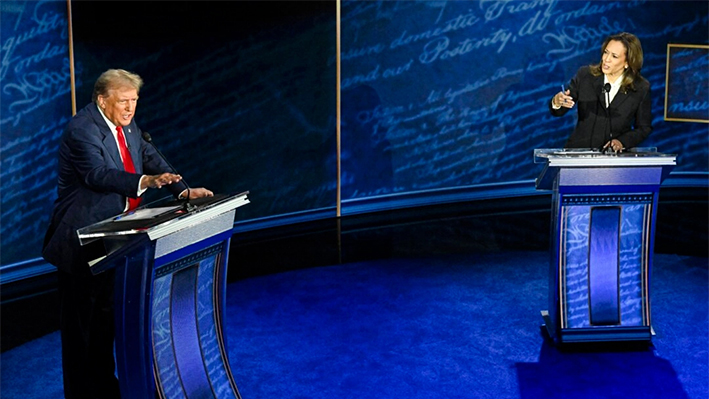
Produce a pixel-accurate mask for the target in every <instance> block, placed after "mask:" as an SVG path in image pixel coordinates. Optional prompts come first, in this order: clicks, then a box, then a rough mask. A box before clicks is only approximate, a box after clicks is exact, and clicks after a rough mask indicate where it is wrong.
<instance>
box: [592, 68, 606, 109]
mask: <svg viewBox="0 0 709 399" xmlns="http://www.w3.org/2000/svg"><path fill="white" fill-rule="evenodd" d="M593 90H595V91H596V98H598V102H599V103H600V104H601V106H603V108H605V107H606V98H605V91H603V74H601V76H596V77H595V78H594V79H593Z"/></svg>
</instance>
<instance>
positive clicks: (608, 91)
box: [603, 83, 613, 151]
mask: <svg viewBox="0 0 709 399" xmlns="http://www.w3.org/2000/svg"><path fill="white" fill-rule="evenodd" d="M603 91H604V92H605V93H606V115H608V132H609V137H610V140H608V142H609V143H610V142H611V141H613V126H612V125H611V113H610V109H609V108H610V106H611V84H610V83H606V84H604V85H603ZM610 148H611V146H610V145H609V146H608V147H606V148H605V149H606V150H607V151H612V150H611V149H610Z"/></svg>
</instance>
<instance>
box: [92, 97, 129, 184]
mask: <svg viewBox="0 0 709 399" xmlns="http://www.w3.org/2000/svg"><path fill="white" fill-rule="evenodd" d="M89 111H90V112H91V118H92V119H93V120H94V123H95V124H96V126H98V129H99V132H100V133H101V134H102V135H103V137H102V139H101V141H102V142H103V146H104V147H106V150H107V151H108V154H109V155H110V156H111V159H113V162H114V163H115V164H116V167H117V168H119V169H121V170H124V168H123V161H121V154H120V153H119V152H118V145H117V144H116V139H115V137H114V136H113V132H111V129H110V128H109V127H108V125H106V121H105V120H103V116H101V113H100V112H99V110H98V108H97V107H96V106H93V107H89Z"/></svg>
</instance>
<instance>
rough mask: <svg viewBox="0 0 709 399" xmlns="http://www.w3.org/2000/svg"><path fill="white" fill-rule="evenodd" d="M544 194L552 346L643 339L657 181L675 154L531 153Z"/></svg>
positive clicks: (648, 329)
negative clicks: (548, 204) (548, 202)
mask: <svg viewBox="0 0 709 399" xmlns="http://www.w3.org/2000/svg"><path fill="white" fill-rule="evenodd" d="M534 155H535V162H537V163H543V164H544V168H543V170H542V172H541V174H540V175H539V177H538V178H537V180H536V188H537V189H538V190H552V217H551V218H552V220H551V226H552V227H551V240H550V241H551V261H550V269H549V309H548V310H545V311H542V317H543V319H544V323H545V327H546V331H547V332H548V334H549V336H550V337H551V338H552V339H553V340H554V341H555V342H556V343H572V342H604V341H650V340H651V338H652V335H653V334H654V332H653V331H652V324H651V318H650V316H651V314H650V271H651V266H652V256H653V248H654V237H655V216H656V211H657V202H658V196H659V189H660V184H661V183H662V181H663V180H664V179H665V178H666V177H667V175H668V174H669V173H670V171H671V170H672V169H673V168H674V166H675V165H676V156H675V155H667V154H661V153H658V152H657V151H656V150H655V149H653V148H639V149H636V150H632V151H630V152H624V153H620V154H603V153H601V152H600V151H598V150H564V149H541V150H535V154H534Z"/></svg>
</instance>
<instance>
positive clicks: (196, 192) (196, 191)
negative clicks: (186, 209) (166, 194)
mask: <svg viewBox="0 0 709 399" xmlns="http://www.w3.org/2000/svg"><path fill="white" fill-rule="evenodd" d="M187 195H189V196H190V198H189V199H197V198H203V197H214V193H213V192H212V191H211V190H207V189H206V188H204V187H198V188H190V189H188V190H185V191H183V192H181V193H180V197H179V198H180V199H185V198H187Z"/></svg>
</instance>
